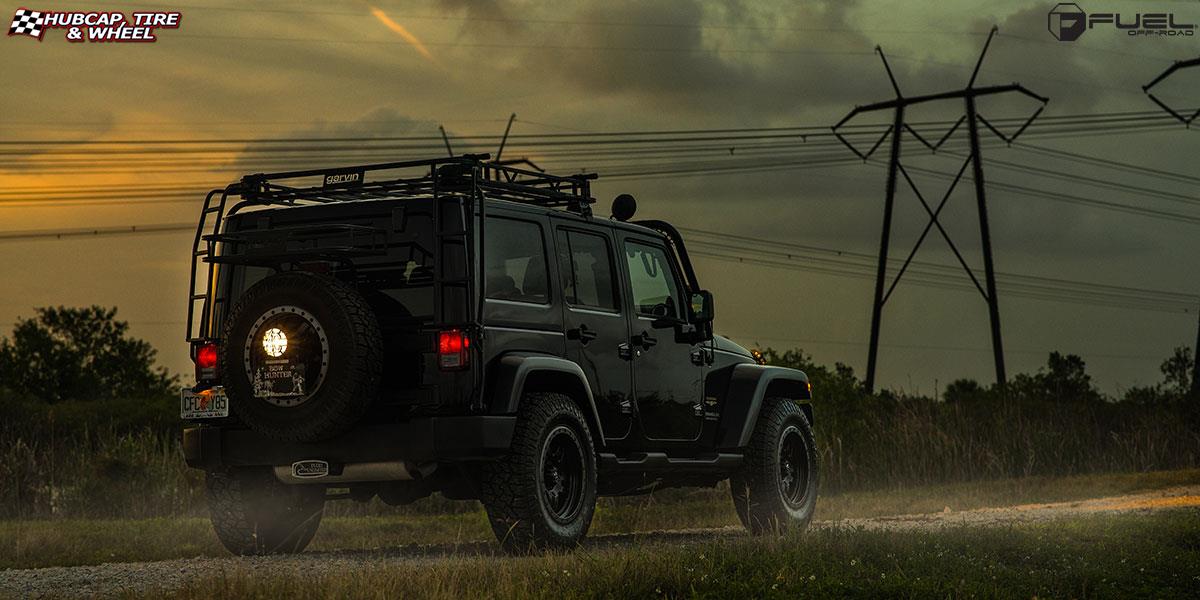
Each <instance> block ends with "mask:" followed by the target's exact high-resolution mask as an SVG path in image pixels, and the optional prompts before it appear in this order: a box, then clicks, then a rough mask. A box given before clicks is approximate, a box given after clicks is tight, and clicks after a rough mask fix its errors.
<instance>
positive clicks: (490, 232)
mask: <svg viewBox="0 0 1200 600" xmlns="http://www.w3.org/2000/svg"><path fill="white" fill-rule="evenodd" d="M484 238H485V241H484V253H483V254H484V261H485V262H486V263H487V269H486V271H485V277H486V288H485V289H486V291H487V297H488V298H491V299H494V300H508V301H510V302H529V303H533V304H546V303H548V302H549V301H550V296H549V293H548V292H549V285H548V282H549V279H550V278H549V275H548V274H547V270H546V246H545V244H544V243H543V241H542V227H541V226H540V225H538V224H537V223H533V222H531V221H518V220H515V219H503V218H499V217H488V220H487V227H486V229H485V230H484Z"/></svg>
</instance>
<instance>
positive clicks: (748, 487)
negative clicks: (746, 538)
mask: <svg viewBox="0 0 1200 600" xmlns="http://www.w3.org/2000/svg"><path fill="white" fill-rule="evenodd" d="M785 442H788V443H789V444H794V443H797V442H802V444H803V447H802V448H801V449H800V450H798V451H794V450H793V448H794V446H791V445H788V448H789V455H791V456H793V457H794V458H793V459H791V460H789V461H787V462H788V463H790V464H794V465H795V466H794V467H792V468H791V469H785V467H784V465H783V463H784V462H785V461H784V460H783V458H782V456H781V455H782V454H783V452H784V447H785ZM818 466H819V465H818V461H817V450H816V445H815V444H814V443H813V432H812V426H811V425H810V424H809V422H808V419H807V418H806V417H805V416H804V412H803V411H802V410H800V407H799V406H797V405H796V403H795V402H793V401H791V400H788V399H786V398H768V399H766V400H764V401H763V405H762V410H761V412H760V413H759V415H758V422H757V424H756V425H755V427H754V433H753V434H752V435H751V437H750V445H749V447H747V448H746V458H745V462H744V463H743V464H742V467H741V469H740V470H739V471H738V472H737V473H736V474H735V475H734V476H733V477H732V478H730V481H729V489H730V492H731V493H732V495H733V505H734V507H735V508H736V509H737V515H738V519H740V520H741V521H742V525H744V526H745V527H746V529H748V530H749V531H750V532H751V533H753V534H755V535H763V534H771V533H786V532H789V531H800V530H803V529H805V528H806V527H808V523H809V522H810V521H812V516H813V510H814V509H815V508H816V503H817V483H818V475H819V471H820V469H819V468H818ZM800 468H803V469H805V472H804V473H801V472H800V471H799V469H800ZM785 472H791V473H792V476H793V477H797V478H798V477H803V479H798V480H795V482H794V483H793V484H792V485H790V486H789V485H787V484H785V481H786V477H785V475H784V473H785ZM785 489H787V490H791V491H792V494H790V495H789V494H788V493H787V492H786V491H785Z"/></svg>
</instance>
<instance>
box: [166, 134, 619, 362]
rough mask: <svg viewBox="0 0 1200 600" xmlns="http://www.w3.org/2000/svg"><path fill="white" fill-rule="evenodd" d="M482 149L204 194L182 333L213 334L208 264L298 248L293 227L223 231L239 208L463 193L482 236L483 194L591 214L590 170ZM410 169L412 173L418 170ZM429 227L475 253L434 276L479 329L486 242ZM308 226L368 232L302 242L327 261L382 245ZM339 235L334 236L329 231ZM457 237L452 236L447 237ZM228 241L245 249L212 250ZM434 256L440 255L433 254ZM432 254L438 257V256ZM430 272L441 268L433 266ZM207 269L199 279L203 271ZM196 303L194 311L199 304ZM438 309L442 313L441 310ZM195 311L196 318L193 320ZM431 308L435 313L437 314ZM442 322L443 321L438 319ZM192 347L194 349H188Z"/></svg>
mask: <svg viewBox="0 0 1200 600" xmlns="http://www.w3.org/2000/svg"><path fill="white" fill-rule="evenodd" d="M490 158H491V157H490V156H489V155H487V154H464V155H461V156H453V157H448V158H434V159H428V160H414V161H405V162H390V163H380V164H373V165H360V166H354V167H338V168H332V169H313V170H307V171H285V172H282V173H256V174H253V175H246V176H245V177H242V179H241V181H239V182H237V183H233V184H230V185H229V186H227V187H225V188H223V189H216V190H213V191H211V192H209V193H208V195H207V196H205V198H204V208H203V209H202V210H201V211H200V222H199V223H198V224H197V226H196V237H195V239H194V241H193V243H192V265H191V276H190V283H189V296H188V317H187V339H188V341H189V342H195V341H199V340H205V339H213V338H214V337H215V333H214V331H213V324H214V321H215V320H216V315H217V308H218V306H219V305H221V304H222V303H223V302H224V301H225V298H224V297H214V294H213V291H214V287H215V282H216V271H215V270H214V269H213V266H214V265H215V264H217V263H227V264H265V263H272V264H273V263H280V262H286V261H288V260H290V259H294V258H295V255H296V252H293V251H292V250H291V249H289V247H288V244H287V241H288V239H289V236H290V235H292V234H294V233H296V232H298V231H299V230H297V229H289V230H286V231H280V230H276V231H270V232H266V233H259V232H244V231H243V232H236V233H235V234H229V233H226V232H224V230H223V228H222V224H223V223H224V221H225V219H226V217H228V216H232V215H233V214H235V213H237V212H238V211H239V210H241V209H243V208H247V207H253V206H280V205H282V206H295V205H297V204H298V203H301V202H304V203H318V204H320V203H334V202H352V201H359V200H371V199H383V198H401V199H403V198H413V199H416V198H433V199H437V198H441V197H445V196H449V197H460V198H466V199H467V200H468V202H466V203H464V204H465V205H466V206H467V207H468V210H474V211H476V212H477V214H478V216H479V222H480V225H479V237H480V239H482V238H483V235H484V233H483V228H484V225H483V223H485V222H486V219H485V218H484V216H485V212H486V205H487V203H486V202H483V201H481V200H485V199H498V200H508V201H511V202H519V203H523V204H533V205H536V206H544V207H548V208H563V209H566V210H568V211H571V212H575V213H578V214H581V215H584V216H591V214H592V207H591V205H592V203H594V202H595V199H594V198H592V195H591V186H590V182H591V180H593V179H595V178H596V175H595V174H582V175H571V176H567V177H561V176H556V175H547V174H545V173H541V172H537V171H530V170H525V169H519V168H516V167H514V166H511V165H510V164H501V163H497V162H495V161H489V159H490ZM404 169H408V170H410V173H409V175H410V176H409V177H392V178H380V179H378V180H373V181H367V174H368V173H372V174H378V172H380V171H394V170H404ZM411 171H416V172H415V173H413V172H411ZM314 177H320V180H319V182H320V184H319V185H308V186H304V185H299V186H298V185H295V184H292V185H285V184H283V183H280V182H281V181H287V182H289V183H291V181H292V180H303V179H306V178H314ZM234 195H240V196H241V197H242V201H241V202H238V203H237V204H235V205H234V206H233V207H231V208H229V209H228V210H226V205H227V201H228V199H229V198H230V196H234ZM433 214H434V231H435V235H437V236H438V237H439V239H440V240H441V242H442V243H449V242H452V241H455V240H456V241H457V243H459V244H462V245H463V246H464V247H466V248H468V251H469V252H472V253H474V254H475V257H476V258H475V263H476V265H477V269H479V272H477V273H475V274H474V275H473V276H471V277H466V278H459V279H454V280H450V279H446V280H442V279H438V280H437V281H435V286H434V287H435V292H434V295H435V302H434V304H435V306H437V307H441V306H442V300H441V298H442V295H443V292H442V291H441V290H442V288H445V287H455V286H457V287H460V288H464V289H465V290H466V295H467V297H469V298H472V299H473V302H474V307H473V308H472V309H471V310H470V313H471V314H472V315H473V319H472V323H471V325H472V326H474V327H476V328H479V327H482V323H483V300H482V297H478V298H476V296H479V295H480V294H481V290H480V289H477V288H479V287H481V286H479V285H478V284H477V283H476V281H477V280H478V281H482V266H480V265H482V262H483V252H484V248H483V247H482V245H479V246H478V247H476V245H475V243H474V242H473V241H472V240H470V239H469V236H468V235H467V233H466V232H465V231H460V232H455V233H450V232H445V231H443V227H442V226H441V225H440V224H439V219H440V216H441V214H442V211H440V210H435V211H433ZM318 229H319V231H317V230H314V229H311V228H310V229H308V230H306V233H307V234H309V236H310V237H312V236H316V235H317V234H322V235H323V234H324V233H331V232H332V233H336V234H339V235H341V234H348V233H354V234H357V236H358V237H360V238H369V240H368V243H366V244H350V245H349V246H345V245H341V246H338V245H335V246H319V245H317V244H315V243H314V245H313V246H312V247H305V248H304V249H303V252H304V253H305V254H306V255H314V254H315V255H319V256H321V257H324V258H327V259H330V260H339V259H344V258H346V257H348V256H352V255H362V254H364V253H366V254H371V253H376V252H377V251H378V247H379V244H378V243H377V241H375V240H374V236H375V233H377V232H374V231H371V228H362V227H354V226H345V225H327V226H322V227H319V228H318ZM334 237H337V236H334ZM451 238H454V239H455V240H451ZM224 242H233V243H235V244H239V245H242V246H244V248H245V251H244V252H242V253H240V254H238V255H223V254H221V253H220V252H218V251H217V244H220V243H224ZM435 256H437V254H435ZM435 260H437V259H436V258H435ZM434 271H435V272H437V273H441V272H442V269H440V268H438V267H436V266H435V269H434ZM202 272H203V273H206V276H205V277H204V278H203V279H201V278H200V273H202ZM198 308H199V309H200V310H199V311H197V309H198ZM435 310H438V311H440V310H441V308H437V309H435ZM197 314H198V316H199V319H197V318H196V317H197ZM435 314H436V313H435ZM437 320H438V321H439V322H442V321H444V319H440V318H439V319H437ZM193 350H194V347H193Z"/></svg>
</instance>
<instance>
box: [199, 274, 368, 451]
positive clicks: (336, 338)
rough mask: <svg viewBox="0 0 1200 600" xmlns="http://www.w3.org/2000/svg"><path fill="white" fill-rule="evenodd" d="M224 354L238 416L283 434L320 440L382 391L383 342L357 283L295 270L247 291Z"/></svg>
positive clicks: (232, 316)
mask: <svg viewBox="0 0 1200 600" xmlns="http://www.w3.org/2000/svg"><path fill="white" fill-rule="evenodd" d="M221 356H222V362H221V373H222V375H223V378H224V380H225V392H226V394H227V395H228V396H229V400H230V402H229V405H230V410H231V411H232V412H233V414H234V416H236V417H238V419H240V420H241V421H242V422H243V423H245V424H246V425H248V426H250V428H251V429H254V430H256V431H258V432H260V433H263V434H264V435H267V436H269V437H272V438H274V439H277V440H281V441H315V440H322V439H328V438H331V437H334V436H336V435H338V434H340V433H344V432H345V431H346V430H347V429H349V428H350V427H351V426H352V425H354V424H355V423H356V422H358V421H359V420H360V419H362V417H363V415H364V413H365V412H366V411H367V408H368V407H369V406H370V405H371V402H372V400H374V398H375V397H376V395H377V394H378V392H379V379H380V371H381V369H382V364H383V360H382V357H383V342H382V337H381V336H380V333H379V324H378V322H377V321H376V319H375V314H374V313H373V312H372V311H371V307H370V306H369V305H368V304H367V302H366V300H364V299H363V297H362V295H360V294H359V293H358V291H357V290H355V289H354V288H353V287H351V286H349V285H347V284H345V283H342V282H340V281H337V280H335V279H332V278H329V277H325V276H322V275H317V274H314V273H306V272H301V271H295V272H289V273H281V274H277V275H272V276H270V277H267V278H266V279H263V280H262V281H260V282H258V283H256V284H254V285H253V286H252V287H251V288H250V289H248V290H246V292H245V293H244V294H242V296H241V297H240V298H239V299H238V301H237V303H236V304H235V305H234V307H233V309H232V310H231V311H230V312H229V317H228V318H227V319H226V321H225V333H224V345H223V352H222V353H221Z"/></svg>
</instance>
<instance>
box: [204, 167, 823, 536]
mask: <svg viewBox="0 0 1200 600" xmlns="http://www.w3.org/2000/svg"><path fill="white" fill-rule="evenodd" d="M590 179H591V177H590V176H582V175H580V176H572V177H557V176H551V175H546V174H544V173H539V172H536V171H532V170H522V169H517V168H514V167H511V166H504V165H500V164H497V163H494V162H488V160H487V156H486V155H475V156H461V157H454V158H445V159H435V160H424V161H413V162H401V163H388V164H381V165H370V166H362V167H353V168H343V169H336V170H329V171H298V172H288V173H275V174H269V175H267V174H257V175H249V176H246V177H244V178H242V180H241V181H239V182H237V183H234V184H232V185H230V186H228V187H226V188H224V189H218V190H214V191H212V192H210V193H209V194H208V196H207V198H206V199H205V204H204V209H203V212H202V213H201V217H200V223H199V226H198V228H197V232H196V238H195V244H194V247H193V254H192V257H193V258H192V286H191V295H190V302H189V310H188V341H189V342H190V343H191V345H192V357H193V359H194V361H195V363H196V386H195V387H193V388H185V389H184V390H183V392H182V407H181V409H182V416H183V417H184V419H185V420H188V421H190V422H191V424H190V425H189V427H188V428H186V429H185V430H184V432H183V448H184V453H185V455H186V458H187V463H188V464H189V465H190V466H192V467H195V468H199V469H203V470H204V471H205V472H206V476H207V489H208V502H209V510H210V512H211V515H212V522H213V526H214V527H215V528H216V532H217V535H218V537H219V538H220V539H221V542H222V543H223V544H224V545H225V546H226V547H227V548H228V549H229V550H230V551H232V552H234V553H237V554H262V553H273V552H296V551H300V550H302V549H303V548H304V547H305V545H306V544H308V542H309V540H311V539H312V537H313V534H314V533H315V532H316V530H317V526H318V524H319V522H320V520H321V514H322V511H323V507H324V504H325V502H326V501H327V500H330V499H335V498H337V499H341V498H351V499H354V500H359V501H368V500H371V499H372V498H375V497H378V498H380V499H381V500H382V501H383V502H385V503H388V504H405V503H410V502H413V501H416V500H418V499H420V498H423V497H425V496H428V495H429V494H431V493H433V492H440V493H441V494H443V495H444V496H446V497H449V498H453V499H478V500H480V501H482V502H483V505H484V506H485V507H486V509H487V513H488V516H489V518H490V520H491V523H492V528H493V529H494V531H495V533H496V536H497V537H498V538H499V539H500V541H501V543H502V544H503V545H504V546H505V547H506V548H510V549H516V550H520V549H530V548H562V547H570V546H573V545H575V544H576V543H577V542H578V541H579V540H580V539H581V538H582V537H583V536H584V535H585V534H586V533H587V530H588V526H589V524H590V523H591V520H592V513H593V511H594V507H595V502H596V497H597V496H600V495H627V494H643V493H648V492H650V491H652V490H655V489H660V488H663V487H670V486H713V485H716V484H717V483H719V482H721V481H723V480H725V479H729V480H731V486H730V487H731V489H732V495H733V502H734V505H735V506H736V507H737V513H738V515H739V517H741V520H742V522H743V523H744V524H745V525H746V527H747V528H749V529H750V531H752V532H755V533H763V532H771V531H780V530H786V529H796V528H803V527H804V526H805V525H807V523H808V521H809V520H810V519H811V517H812V513H813V507H814V504H815V502H816V489H817V454H816V451H815V448H814V444H813V434H812V428H811V424H812V408H811V406H810V405H809V403H808V401H809V399H810V398H811V388H810V386H809V383H808V378H807V377H806V376H805V374H804V373H802V372H800V371H795V370H790V369H784V368H778V367H769V366H763V365H762V364H759V362H758V361H756V359H755V355H754V354H753V353H751V352H750V351H748V350H746V349H744V348H742V347H740V346H738V345H736V344H734V343H732V342H731V341H729V340H727V339H725V338H722V337H719V336H714V335H713V334H712V320H713V300H712V295H711V294H709V293H708V292H707V291H704V290H703V289H701V287H700V285H699V282H698V281H697V279H696V274H695V272H694V271H693V269H692V265H691V263H690V261H689V260H688V255H687V252H686V250H685V248H684V245H683V240H682V238H681V237H680V235H679V233H678V231H676V230H675V228H674V227H672V226H671V225H669V224H667V223H664V222H662V221H633V222H630V221H629V219H630V217H632V215H633V212H634V202H633V198H632V197H630V196H627V195H622V196H618V198H617V200H616V201H615V202H614V215H613V218H599V217H595V216H593V215H592V210H591V205H592V203H593V202H594V200H593V198H592V197H591V194H590V191H589V188H590V185H589V184H590V181H589V180H590ZM281 182H287V183H288V185H284V184H283V183H281ZM239 197H240V200H236V201H233V202H232V206H230V204H231V198H239ZM198 274H199V276H198Z"/></svg>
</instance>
